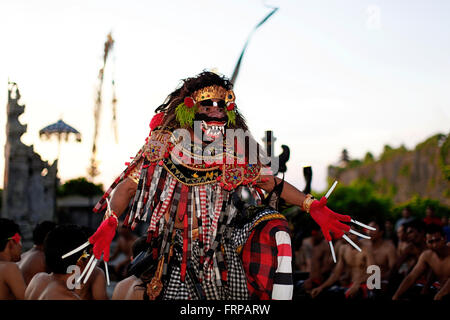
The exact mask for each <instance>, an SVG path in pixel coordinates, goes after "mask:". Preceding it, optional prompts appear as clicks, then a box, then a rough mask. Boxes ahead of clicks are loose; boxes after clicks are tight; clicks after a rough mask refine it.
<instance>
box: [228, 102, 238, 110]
mask: <svg viewBox="0 0 450 320" xmlns="http://www.w3.org/2000/svg"><path fill="white" fill-rule="evenodd" d="M235 107H236V104H235V103H234V102H231V103H229V104H228V105H227V110H228V111H232V110H234V108H235Z"/></svg>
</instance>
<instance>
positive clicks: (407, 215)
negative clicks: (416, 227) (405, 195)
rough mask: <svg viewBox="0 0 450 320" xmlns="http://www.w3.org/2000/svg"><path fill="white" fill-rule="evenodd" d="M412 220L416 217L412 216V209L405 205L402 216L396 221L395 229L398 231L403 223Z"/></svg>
mask: <svg viewBox="0 0 450 320" xmlns="http://www.w3.org/2000/svg"><path fill="white" fill-rule="evenodd" d="M412 220H414V217H412V216H411V209H410V208H409V207H408V206H406V207H404V208H403V209H402V217H401V218H400V219H398V220H397V222H396V223H395V230H396V231H397V230H398V228H399V227H400V226H401V225H402V224H405V223H408V222H411V221H412Z"/></svg>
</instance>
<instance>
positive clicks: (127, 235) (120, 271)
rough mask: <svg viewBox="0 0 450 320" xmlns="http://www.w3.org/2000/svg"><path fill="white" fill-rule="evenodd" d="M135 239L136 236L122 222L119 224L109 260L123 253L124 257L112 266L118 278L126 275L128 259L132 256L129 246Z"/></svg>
mask: <svg viewBox="0 0 450 320" xmlns="http://www.w3.org/2000/svg"><path fill="white" fill-rule="evenodd" d="M136 239H137V236H136V235H135V234H134V233H133V232H132V231H131V230H130V229H129V228H127V227H124V226H123V225H122V224H120V225H119V228H118V238H117V245H116V248H115V250H114V252H113V253H112V255H111V258H110V259H109V260H110V261H114V260H115V259H116V258H118V257H119V255H120V254H123V255H125V258H124V259H123V260H122V261H120V262H119V263H117V264H116V266H115V268H114V271H115V273H116V275H117V277H118V279H120V280H122V279H124V278H125V277H126V273H127V269H128V265H129V264H130V259H131V257H132V252H131V247H132V246H133V243H134V241H135V240H136Z"/></svg>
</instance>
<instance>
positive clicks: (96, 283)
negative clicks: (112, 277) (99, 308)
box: [75, 227, 108, 300]
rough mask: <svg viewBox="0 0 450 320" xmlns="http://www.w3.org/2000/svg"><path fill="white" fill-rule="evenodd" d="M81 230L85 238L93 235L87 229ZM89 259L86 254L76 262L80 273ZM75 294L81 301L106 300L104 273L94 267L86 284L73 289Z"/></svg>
mask: <svg viewBox="0 0 450 320" xmlns="http://www.w3.org/2000/svg"><path fill="white" fill-rule="evenodd" d="M81 229H82V230H83V232H84V234H85V235H86V238H88V237H89V236H90V235H92V234H93V233H94V231H93V230H91V229H90V228H88V227H81ZM91 250H92V249H91ZM91 250H86V251H91ZM89 258H90V256H88V255H87V254H86V256H83V257H81V258H80V259H79V260H78V262H77V266H79V267H80V272H83V271H84V268H85V267H86V265H87V263H88V261H89ZM101 266H103V264H101ZM75 293H77V294H78V295H79V296H80V297H81V299H83V300H108V294H107V292H106V276H105V272H104V271H103V270H102V269H101V268H100V267H99V266H96V267H95V268H94V270H93V271H92V274H91V276H90V277H89V279H88V281H87V282H86V283H82V282H80V288H79V289H75Z"/></svg>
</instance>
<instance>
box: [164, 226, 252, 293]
mask: <svg viewBox="0 0 450 320" xmlns="http://www.w3.org/2000/svg"><path fill="white" fill-rule="evenodd" d="M222 245H223V248H224V251H225V254H224V258H225V262H226V265H227V271H228V282H227V283H226V284H224V285H219V284H218V283H217V282H216V278H215V275H214V273H212V277H211V279H210V280H208V281H207V280H206V279H203V281H202V283H201V287H202V289H203V292H204V295H205V298H206V299H207V300H246V299H249V295H248V290H247V279H246V277H245V272H244V269H243V267H242V262H241V260H240V258H239V256H238V254H237V253H236V250H235V248H234V246H232V245H231V244H226V243H225V241H222ZM182 255H183V233H182V230H181V229H177V230H176V234H175V238H174V247H173V256H172V258H171V261H170V263H169V272H168V277H167V278H166V279H165V280H164V289H163V290H164V291H163V297H162V298H163V299H164V300H199V299H201V296H200V295H199V293H198V291H197V290H196V287H195V282H194V281H195V280H194V279H192V274H190V273H189V272H187V273H186V279H185V282H181V280H180V265H181V260H182ZM190 264H191V267H192V271H193V274H194V277H195V276H197V277H198V274H199V245H198V239H197V240H195V241H193V242H192V255H191V263H190Z"/></svg>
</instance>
